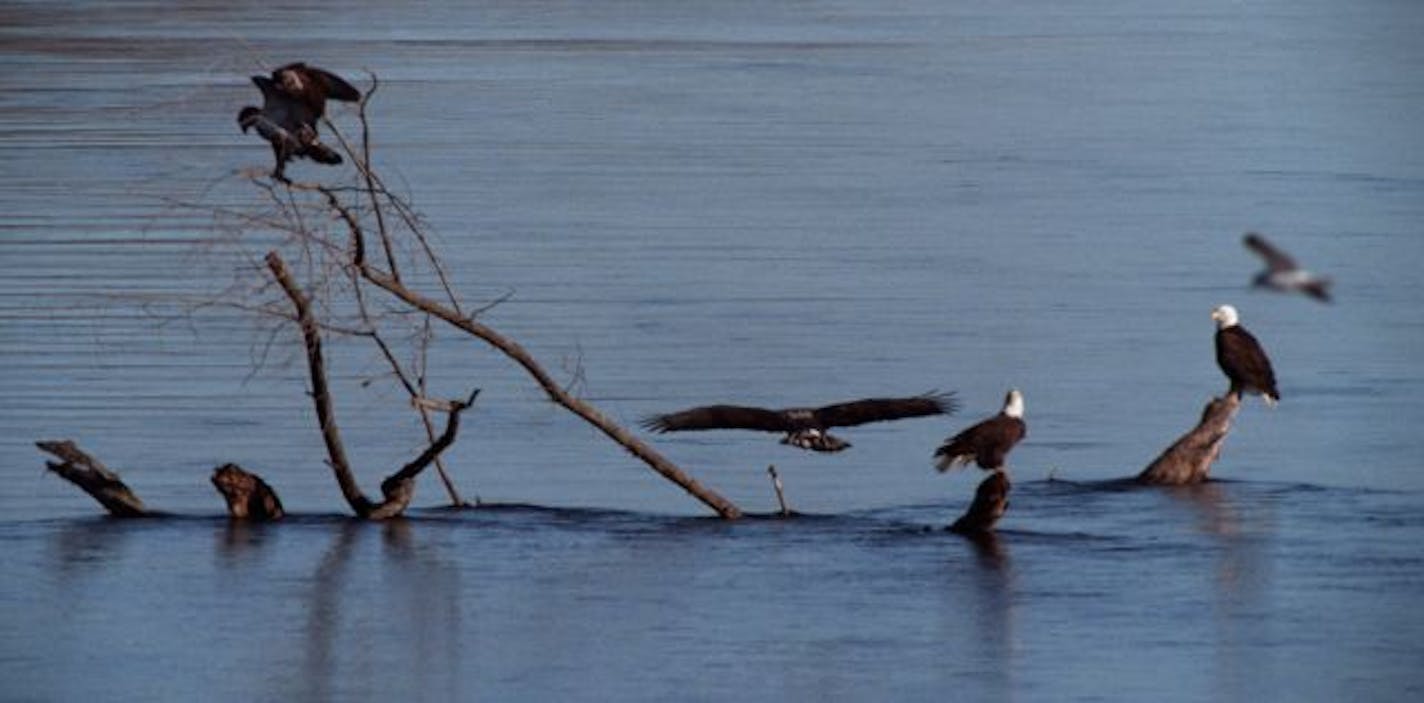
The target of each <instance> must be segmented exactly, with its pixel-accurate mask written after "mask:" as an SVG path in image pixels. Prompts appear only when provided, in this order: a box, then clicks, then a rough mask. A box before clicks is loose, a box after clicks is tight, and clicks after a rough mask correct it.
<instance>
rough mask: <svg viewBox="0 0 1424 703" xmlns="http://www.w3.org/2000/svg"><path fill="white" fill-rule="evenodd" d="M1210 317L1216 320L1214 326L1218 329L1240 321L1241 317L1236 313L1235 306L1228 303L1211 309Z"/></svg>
mask: <svg viewBox="0 0 1424 703" xmlns="http://www.w3.org/2000/svg"><path fill="white" fill-rule="evenodd" d="M1211 319H1213V320H1216V328H1217V329H1219V330H1224V329H1226V328H1227V327H1232V326H1234V325H1235V324H1236V323H1237V322H1240V321H1241V318H1240V317H1239V316H1238V315H1237V314H1236V308H1234V307H1232V306H1230V305H1221V306H1218V307H1217V308H1216V309H1215V310H1212V311H1211Z"/></svg>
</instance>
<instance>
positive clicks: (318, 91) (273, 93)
mask: <svg viewBox="0 0 1424 703" xmlns="http://www.w3.org/2000/svg"><path fill="white" fill-rule="evenodd" d="M252 82H253V83H254V84H256V85H257V88H258V90H261V91H262V107H261V108H258V107H254V106H252V105H248V106H247V107H244V108H242V110H241V111H240V112H238V113H237V124H238V126H239V127H241V128H242V131H243V132H246V131H247V130H249V129H256V130H257V133H258V134H260V135H262V138H263V139H266V140H267V142H268V143H270V144H271V145H272V154H273V156H274V157H275V159H276V162H277V165H276V168H274V169H273V170H272V177H273V178H276V179H277V180H280V181H285V180H287V176H286V166H287V161H289V160H291V159H293V158H297V157H306V158H309V159H311V160H313V161H316V162H317V163H323V164H328V165H336V164H339V163H341V155H340V154H338V153H336V151H335V150H333V149H331V148H330V147H328V146H326V145H325V144H322V143H321V141H319V140H318V138H317V122H318V121H320V120H321V118H322V117H323V116H324V115H325V114H326V100H327V98H331V99H333V100H342V101H346V102H355V101H357V100H360V99H361V91H359V90H357V89H356V88H354V87H352V85H351V84H350V83H347V82H346V81H345V80H344V79H342V78H341V77H340V76H338V75H336V74H334V73H330V72H328V71H324V70H322V69H320V68H315V67H312V66H307V65H306V64H304V63H293V64H288V65H286V66H283V67H281V68H279V69H277V70H275V71H273V72H272V75H271V76H270V77H268V76H253V77H252Z"/></svg>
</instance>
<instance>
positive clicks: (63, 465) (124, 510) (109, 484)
mask: <svg viewBox="0 0 1424 703" xmlns="http://www.w3.org/2000/svg"><path fill="white" fill-rule="evenodd" d="M35 446H37V447H39V448H40V449H42V450H44V451H46V452H48V453H50V454H53V455H55V456H56V457H58V458H59V459H60V460H61V461H59V462H54V461H45V466H47V467H49V470H50V471H53V472H54V473H56V474H59V476H60V478H63V479H64V480H66V481H69V482H70V483H72V484H74V485H76V486H78V487H79V488H80V489H82V490H83V491H84V492H85V493H88V494H89V496H90V497H92V498H93V499H94V500H97V501H99V504H100V505H102V506H104V508H105V509H106V510H108V511H109V514H111V515H113V516H115V517H148V516H150V515H152V514H153V513H151V512H149V510H148V508H147V507H144V504H143V501H141V500H139V499H138V496H137V495H134V492H133V491H131V490H129V487H128V486H126V485H124V482H123V481H121V480H119V475H118V474H116V473H114V472H113V471H110V470H109V469H108V468H107V467H105V466H104V465H103V464H101V463H99V460H98V459H95V458H94V457H91V456H89V455H88V454H85V453H84V452H83V451H81V450H80V449H79V447H78V446H77V445H75V444H74V442H72V441H70V440H67V439H65V440H59V441H42V442H35Z"/></svg>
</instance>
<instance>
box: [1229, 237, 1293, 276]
mask: <svg viewBox="0 0 1424 703" xmlns="http://www.w3.org/2000/svg"><path fill="white" fill-rule="evenodd" d="M1242 241H1243V243H1244V244H1245V245H1246V248H1247V249H1250V250H1251V251H1254V252H1256V253H1257V254H1259V255H1260V256H1261V258H1262V259H1265V260H1266V267H1267V268H1269V269H1270V270H1272V271H1294V270H1295V269H1296V268H1298V267H1297V266H1296V263H1295V259H1292V258H1291V257H1290V255H1289V254H1287V253H1285V252H1283V251H1281V250H1280V249H1277V248H1276V247H1274V246H1272V245H1271V243H1270V242H1268V241H1266V238H1265V237H1262V236H1261V235H1259V234H1256V233H1255V232H1248V233H1247V234H1246V237H1245V238H1244V239H1243V240H1242Z"/></svg>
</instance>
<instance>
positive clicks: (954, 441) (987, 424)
mask: <svg viewBox="0 0 1424 703" xmlns="http://www.w3.org/2000/svg"><path fill="white" fill-rule="evenodd" d="M1023 413H1024V397H1023V393H1020V392H1019V390H1018V389H1017V388H1014V389H1011V390H1010V391H1009V392H1008V395H1006V396H1004V408H1003V409H1002V410H1000V411H999V414H998V415H995V416H993V417H991V418H989V419H987V420H984V421H982V422H980V423H978V424H975V425H972V426H970V427H969V428H968V429H965V430H964V431H963V432H960V433H959V434H957V435H954V436H953V437H950V438H949V439H946V440H945V441H944V444H942V445H940V448H939V449H936V450H935V453H934V455H935V468H936V469H939V470H940V471H949V470H950V469H954V468H958V467H961V466H968V465H969V462H971V461H973V462H974V463H975V464H978V466H979V468H981V469H984V470H985V471H994V470H996V469H1002V468H1003V467H1004V461H1005V460H1006V459H1007V458H1008V456H1009V450H1011V449H1013V448H1014V445H1015V444H1018V443H1019V440H1021V439H1023V438H1024V435H1026V434H1028V426H1027V425H1026V424H1024V420H1023Z"/></svg>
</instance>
